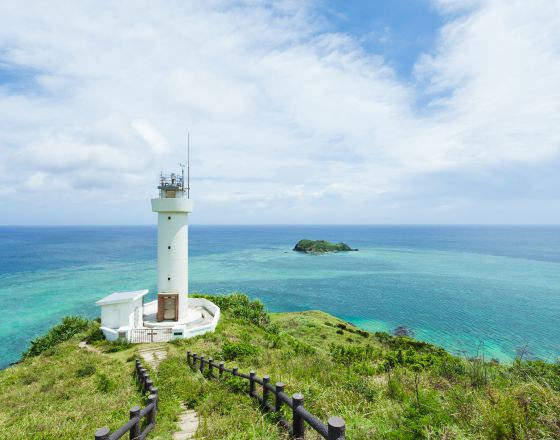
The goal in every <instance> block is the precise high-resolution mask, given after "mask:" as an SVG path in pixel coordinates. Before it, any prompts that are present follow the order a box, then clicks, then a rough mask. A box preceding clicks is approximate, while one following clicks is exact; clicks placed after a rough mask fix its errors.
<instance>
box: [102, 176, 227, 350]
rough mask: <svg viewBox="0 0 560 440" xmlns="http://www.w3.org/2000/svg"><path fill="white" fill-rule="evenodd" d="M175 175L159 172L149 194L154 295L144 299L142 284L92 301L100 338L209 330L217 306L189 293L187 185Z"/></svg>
mask: <svg viewBox="0 0 560 440" xmlns="http://www.w3.org/2000/svg"><path fill="white" fill-rule="evenodd" d="M181 167H182V168H183V170H182V171H181V174H174V173H173V174H169V175H163V174H161V175H160V178H159V184H158V187H157V188H158V190H159V197H158V198H156V199H152V211H153V212H157V214H158V233H157V272H158V282H157V289H158V290H157V299H156V300H155V301H151V302H145V301H144V299H145V296H146V295H147V294H148V289H142V290H134V291H131V292H114V293H112V294H111V295H109V296H106V297H105V298H102V299H100V300H99V301H97V303H96V304H97V305H99V306H101V327H100V329H101V330H102V331H103V334H104V335H105V337H106V338H107V339H108V340H110V341H113V340H116V339H118V338H124V339H127V340H128V341H130V342H137V343H145V342H165V341H169V340H171V339H176V338H191V337H193V336H197V335H201V334H203V333H206V332H212V331H214V330H215V329H216V325H217V324H218V321H219V320H220V308H219V307H218V306H217V305H216V304H214V303H213V302H212V301H209V300H208V299H206V298H189V297H188V294H189V224H188V216H189V214H190V213H191V212H192V208H193V203H192V200H191V199H190V188H189V185H188V183H187V185H186V186H185V172H184V167H183V166H182V165H181ZM187 182H188V178H187Z"/></svg>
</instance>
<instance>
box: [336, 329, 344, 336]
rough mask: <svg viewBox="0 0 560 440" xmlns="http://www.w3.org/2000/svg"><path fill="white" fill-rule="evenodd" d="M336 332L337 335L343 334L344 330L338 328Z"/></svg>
mask: <svg viewBox="0 0 560 440" xmlns="http://www.w3.org/2000/svg"><path fill="white" fill-rule="evenodd" d="M336 333H337V334H338V335H343V334H344V330H340V329H339V330H337V331H336Z"/></svg>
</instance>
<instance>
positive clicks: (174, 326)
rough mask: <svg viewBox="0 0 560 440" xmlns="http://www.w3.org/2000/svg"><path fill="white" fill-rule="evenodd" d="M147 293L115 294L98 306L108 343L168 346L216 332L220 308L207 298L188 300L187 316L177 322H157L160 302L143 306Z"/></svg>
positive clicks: (102, 329) (99, 302)
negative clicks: (161, 344)
mask: <svg viewBox="0 0 560 440" xmlns="http://www.w3.org/2000/svg"><path fill="white" fill-rule="evenodd" d="M147 293H148V291H147V290H143V291H136V292H117V293H113V294H111V295H109V296H107V297H106V298H103V299H102V300H99V301H98V302H97V304H98V305H100V306H101V331H102V332H103V334H104V335H105V338H106V339H107V340H108V341H115V340H117V339H119V338H120V339H125V340H127V341H128V342H131V343H148V342H167V341H170V340H173V339H179V338H192V337H193V336H198V335H202V334H204V333H208V332H213V331H214V330H216V326H217V325H218V322H219V321H220V308H219V307H218V306H217V305H216V304H214V303H213V302H212V301H208V300H207V299H204V298H187V300H186V305H187V313H186V314H185V315H184V316H183V317H182V318H181V319H179V320H178V321H172V320H168V321H166V320H164V321H158V320H157V307H158V301H157V300H156V301H151V302H149V303H145V304H142V297H143V296H144V295H146V294H147Z"/></svg>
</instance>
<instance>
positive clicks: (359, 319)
mask: <svg viewBox="0 0 560 440" xmlns="http://www.w3.org/2000/svg"><path fill="white" fill-rule="evenodd" d="M302 238H310V239H326V240H331V241H337V242H338V241H344V242H346V243H348V244H349V245H350V246H352V247H357V248H359V249H360V250H359V252H348V253H340V254H328V255H320V256H317V255H305V254H299V253H297V252H293V251H292V248H293V246H294V244H295V243H296V242H297V241H298V240H300V239H302ZM189 248H190V290H191V291H194V292H205V293H228V292H232V291H241V292H245V293H247V294H248V295H249V296H250V297H252V298H260V299H261V300H262V301H263V302H264V303H265V304H266V306H267V307H268V308H269V309H270V310H271V311H298V310H308V309H321V310H324V311H326V312H329V313H332V314H333V315H336V316H338V317H340V318H342V319H345V320H347V321H350V322H353V323H355V324H356V325H358V326H360V327H363V328H366V329H368V330H384V331H389V332H390V331H392V330H393V329H394V328H395V327H397V326H400V325H404V326H407V327H409V328H411V329H412V330H413V331H414V333H415V335H416V337H417V338H419V339H422V340H425V341H429V342H432V343H436V344H439V345H441V346H443V347H445V348H446V349H448V350H450V351H451V352H453V353H457V354H463V355H473V354H476V353H479V354H480V353H482V352H484V355H485V356H486V357H487V358H491V357H494V358H498V359H500V360H501V361H506V362H507V361H510V360H511V359H512V358H513V357H514V356H515V355H516V352H517V350H519V349H520V348H521V347H527V348H528V350H529V353H530V355H531V356H533V357H538V358H541V359H545V360H549V361H553V360H555V359H556V358H557V357H559V356H560V325H559V318H560V227H557V226H554V227H544V226H543V227H525V226H514V227H504V226H197V225H194V226H191V227H190V244H189ZM143 288H148V289H150V295H152V296H155V288H156V227H155V226H146V227H138V226H127V227H120V226H119V227H0V306H1V310H2V314H1V319H0V367H5V366H6V365H8V364H9V363H11V362H14V361H16V360H17V359H19V357H20V354H21V352H22V351H23V350H25V349H26V347H27V346H28V343H29V341H30V340H31V339H33V338H34V337H36V336H38V335H41V334H42V333H43V332H45V330H47V329H48V328H49V327H50V326H52V325H53V324H54V323H56V322H57V321H59V320H60V318H62V317H63V316H65V315H69V314H81V315H87V316H89V317H95V316H98V314H99V311H98V309H97V307H96V306H95V304H94V302H95V301H96V300H97V299H99V298H101V297H103V296H105V295H107V294H109V293H111V292H113V291H120V290H136V289H143Z"/></svg>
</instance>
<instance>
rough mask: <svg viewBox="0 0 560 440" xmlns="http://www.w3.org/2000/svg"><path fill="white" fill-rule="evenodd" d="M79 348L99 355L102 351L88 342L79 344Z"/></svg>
mask: <svg viewBox="0 0 560 440" xmlns="http://www.w3.org/2000/svg"><path fill="white" fill-rule="evenodd" d="M78 347H80V348H81V349H82V350H87V351H91V352H93V353H97V354H101V350H100V349H99V348H97V347H92V346H91V345H89V344H88V343H87V342H86V341H81V342H80V343H79V344H78Z"/></svg>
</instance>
